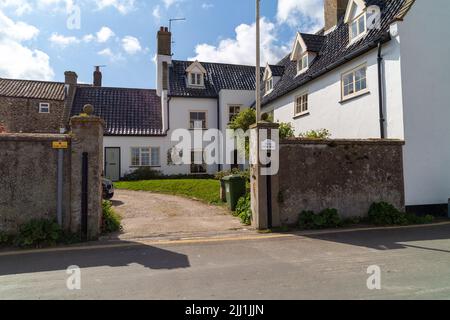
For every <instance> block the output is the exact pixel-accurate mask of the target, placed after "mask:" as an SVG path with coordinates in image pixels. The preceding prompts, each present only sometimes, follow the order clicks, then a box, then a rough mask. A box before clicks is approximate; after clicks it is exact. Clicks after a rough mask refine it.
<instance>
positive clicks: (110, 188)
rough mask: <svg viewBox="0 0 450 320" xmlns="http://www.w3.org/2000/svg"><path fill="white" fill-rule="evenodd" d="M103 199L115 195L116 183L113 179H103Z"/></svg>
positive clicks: (109, 198) (108, 198)
mask: <svg viewBox="0 0 450 320" xmlns="http://www.w3.org/2000/svg"><path fill="white" fill-rule="evenodd" d="M102 186H103V199H105V200H111V199H112V198H113V197H114V184H113V182H112V181H111V180H108V179H105V178H103V179H102Z"/></svg>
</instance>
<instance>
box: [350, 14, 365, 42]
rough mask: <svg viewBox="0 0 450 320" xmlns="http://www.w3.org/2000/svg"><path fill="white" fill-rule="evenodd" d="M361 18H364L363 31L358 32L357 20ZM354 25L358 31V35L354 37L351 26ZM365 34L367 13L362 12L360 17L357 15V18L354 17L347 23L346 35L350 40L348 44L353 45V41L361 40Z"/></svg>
mask: <svg viewBox="0 0 450 320" xmlns="http://www.w3.org/2000/svg"><path fill="white" fill-rule="evenodd" d="M361 18H364V31H362V32H361V30H359V20H360V19H361ZM355 23H356V28H357V30H358V34H357V35H356V36H354V35H353V30H352V27H353V24H355ZM366 33H367V12H366V11H363V12H362V13H361V14H360V15H358V16H357V17H355V18H354V19H353V20H351V21H349V23H348V34H349V40H350V44H353V43H354V42H355V41H358V40H359V39H361V38H362V37H364V36H365V35H366Z"/></svg>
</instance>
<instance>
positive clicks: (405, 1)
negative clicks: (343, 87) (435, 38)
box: [262, 0, 412, 106]
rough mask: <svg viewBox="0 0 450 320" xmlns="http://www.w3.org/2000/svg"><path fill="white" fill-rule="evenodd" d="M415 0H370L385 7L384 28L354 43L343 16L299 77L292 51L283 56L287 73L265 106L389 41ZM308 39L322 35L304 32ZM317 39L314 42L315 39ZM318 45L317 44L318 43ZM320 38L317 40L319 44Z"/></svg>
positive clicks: (370, 32)
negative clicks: (392, 29)
mask: <svg viewBox="0 0 450 320" xmlns="http://www.w3.org/2000/svg"><path fill="white" fill-rule="evenodd" d="M411 2H412V1H411V0H366V4H367V6H370V5H378V6H379V7H380V9H381V17H382V18H381V29H380V30H377V29H374V30H370V31H369V32H368V34H367V35H366V36H365V37H364V38H362V39H361V40H359V41H357V42H355V43H354V44H352V45H351V46H348V44H349V28H348V25H347V24H344V18H341V20H340V22H339V24H338V26H337V27H336V29H335V30H333V31H332V32H330V33H329V34H327V35H325V36H323V44H322V46H321V48H320V50H319V51H318V52H317V57H316V58H315V59H314V61H313V62H312V63H311V65H310V67H309V69H308V70H307V71H306V72H305V73H303V74H301V75H299V76H297V66H296V63H295V61H291V60H290V54H289V55H288V56H286V57H285V58H283V59H282V60H281V61H280V62H279V63H278V65H279V66H283V67H284V68H285V72H284V74H283V76H282V77H281V79H280V81H278V82H277V84H276V85H275V87H274V90H273V91H272V92H271V93H270V94H268V95H266V96H264V97H263V99H262V105H263V106H264V105H266V104H268V103H270V102H272V101H274V100H276V99H278V98H280V97H281V96H283V95H285V94H288V93H290V92H291V91H293V90H295V89H297V88H299V87H301V86H303V85H305V84H307V83H308V82H310V81H312V80H313V79H316V78H318V77H319V76H321V75H323V74H325V73H326V72H329V71H330V70H332V69H334V68H337V67H339V66H340V65H342V64H344V63H346V62H348V60H350V59H352V58H354V57H356V56H358V55H361V54H364V53H366V52H368V51H369V50H371V49H373V48H375V47H376V46H377V43H378V42H379V41H383V42H386V41H388V40H389V36H388V31H389V25H390V23H392V21H394V20H395V19H396V18H398V15H399V14H400V13H401V12H402V11H405V7H410V6H411V5H412V4H411ZM302 36H303V37H304V38H307V39H308V40H305V41H311V43H313V42H316V40H317V39H318V38H316V37H320V36H313V35H306V36H305V35H304V34H302ZM313 38H314V41H313V40H311V39H313ZM314 45H315V44H314ZM318 46H319V41H317V47H318Z"/></svg>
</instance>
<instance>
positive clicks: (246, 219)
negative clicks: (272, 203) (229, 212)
mask: <svg viewBox="0 0 450 320" xmlns="http://www.w3.org/2000/svg"><path fill="white" fill-rule="evenodd" d="M233 215H234V216H236V217H239V218H240V219H241V222H242V224H245V225H246V226H249V225H251V224H252V207H251V198H250V194H247V195H246V196H244V197H242V198H240V199H239V201H238V203H237V206H236V211H235V212H234V214H233Z"/></svg>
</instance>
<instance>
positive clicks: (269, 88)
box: [266, 78, 273, 94]
mask: <svg viewBox="0 0 450 320" xmlns="http://www.w3.org/2000/svg"><path fill="white" fill-rule="evenodd" d="M272 90H273V78H269V79H267V80H266V94H267V93H269V92H270V91H272Z"/></svg>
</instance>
